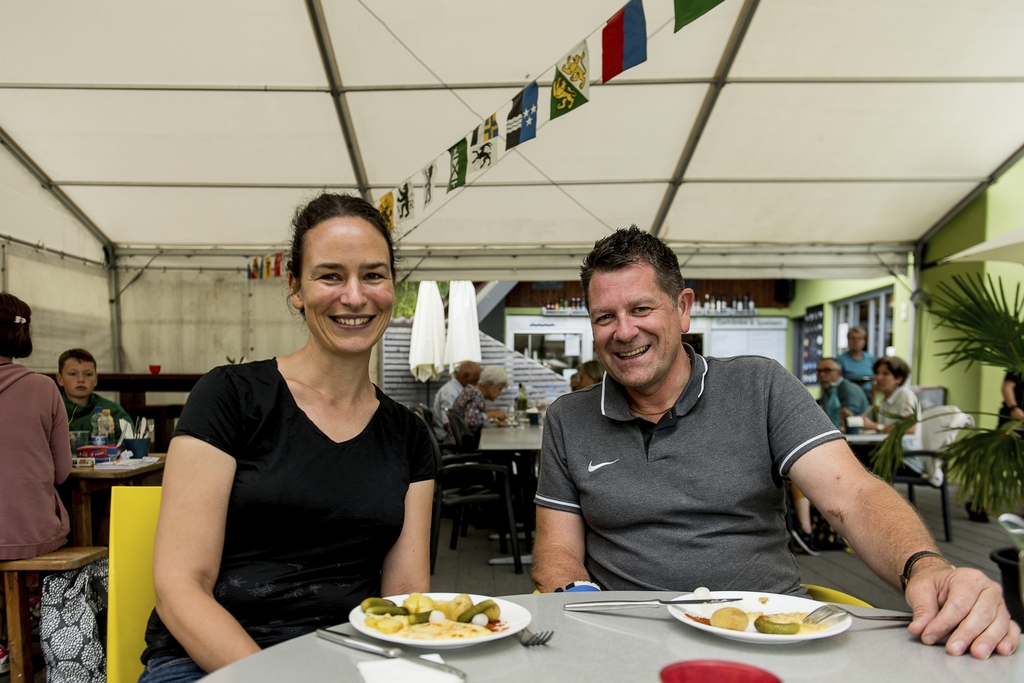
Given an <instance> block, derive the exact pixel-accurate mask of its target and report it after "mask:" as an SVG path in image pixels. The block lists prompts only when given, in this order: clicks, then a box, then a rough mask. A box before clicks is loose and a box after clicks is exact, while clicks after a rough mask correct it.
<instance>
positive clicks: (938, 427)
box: [892, 406, 974, 543]
mask: <svg viewBox="0 0 1024 683" xmlns="http://www.w3.org/2000/svg"><path fill="white" fill-rule="evenodd" d="M973 424H974V418H972V417H971V416H970V415H967V414H966V413H964V412H963V411H961V410H960V409H959V408H957V407H956V406H935V407H934V408H927V409H926V410H924V411H923V412H922V413H921V421H920V422H918V423H917V428H918V429H920V430H921V445H922V450H919V451H910V450H908V451H904V452H903V457H904V458H906V457H907V456H928V457H930V458H932V461H931V468H930V469H932V470H933V471H934V470H935V468H940V467H941V456H942V451H944V450H945V449H946V448H947V447H949V445H950V444H952V443H953V442H954V441H956V435H957V433H958V432H959V431H960V429H961V428H962V427H967V426H972V425H973ZM940 474H941V472H940ZM933 481H934V480H933V479H932V480H930V479H929V478H928V477H927V476H925V475H924V474H918V473H917V472H914V471H913V470H911V469H909V468H906V467H905V468H903V469H902V470H900V471H899V472H897V473H896V474H895V475H894V476H893V478H892V483H893V484H906V485H907V498H908V499H909V500H910V503H911V505H913V504H915V502H916V501H915V500H914V487H915V486H930V487H931V488H937V489H939V494H940V495H941V497H942V526H943V531H945V534H946V542H947V543H949V542H952V541H953V525H952V522H951V521H950V518H949V494H948V491H947V490H946V478H945V476H943V477H942V483H941V484H939V485H938V486H936V485H935V484H934V483H933Z"/></svg>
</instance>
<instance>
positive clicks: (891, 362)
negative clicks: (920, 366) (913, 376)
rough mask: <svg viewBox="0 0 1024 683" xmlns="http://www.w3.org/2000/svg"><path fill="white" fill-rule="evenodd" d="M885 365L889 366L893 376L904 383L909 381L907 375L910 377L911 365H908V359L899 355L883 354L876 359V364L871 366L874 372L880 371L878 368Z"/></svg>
mask: <svg viewBox="0 0 1024 683" xmlns="http://www.w3.org/2000/svg"><path fill="white" fill-rule="evenodd" d="M883 365H884V366H885V367H887V368H889V372H891V373H892V376H893V377H895V378H896V379H898V380H900V384H901V385H902V384H903V383H904V382H906V381H907V377H910V366H909V365H907V361H905V360H903V359H902V358H900V357H899V356H882V357H881V358H879V359H878V360H876V361H875V364H874V365H872V366H871V369H872V370H873V371H874V372H878V368H880V367H882V366H883Z"/></svg>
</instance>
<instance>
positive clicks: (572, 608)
mask: <svg viewBox="0 0 1024 683" xmlns="http://www.w3.org/2000/svg"><path fill="white" fill-rule="evenodd" d="M742 599H743V598H708V599H707V600H599V601H597V602H570V603H568V604H566V605H563V608H564V609H565V611H567V612H603V611H604V610H613V609H630V608H632V607H661V606H662V605H715V604H718V603H720V602H739V601H740V600H742Z"/></svg>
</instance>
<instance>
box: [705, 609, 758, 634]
mask: <svg viewBox="0 0 1024 683" xmlns="http://www.w3.org/2000/svg"><path fill="white" fill-rule="evenodd" d="M711 625H712V626H717V627H718V628H727V629H729V630H730V631H746V630H747V626H749V625H750V617H748V616H747V613H746V612H744V611H743V610H741V609H739V608H737V607H723V608H722V609H719V610H715V613H714V614H712V615H711Z"/></svg>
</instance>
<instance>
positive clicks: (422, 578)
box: [380, 479, 434, 595]
mask: <svg viewBox="0 0 1024 683" xmlns="http://www.w3.org/2000/svg"><path fill="white" fill-rule="evenodd" d="M433 503H434V480H433V479H428V480H427V481H417V482H415V483H413V484H410V485H409V490H408V492H406V494H405V524H403V525H402V533H401V534H400V535H399V537H398V541H396V542H395V545H394V546H392V548H391V550H389V551H388V554H387V555H385V556H384V567H383V569H382V570H381V578H380V590H381V595H402V594H404V593H413V592H420V593H424V592H426V591H429V590H430V520H431V514H430V513H431V507H432V506H433Z"/></svg>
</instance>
